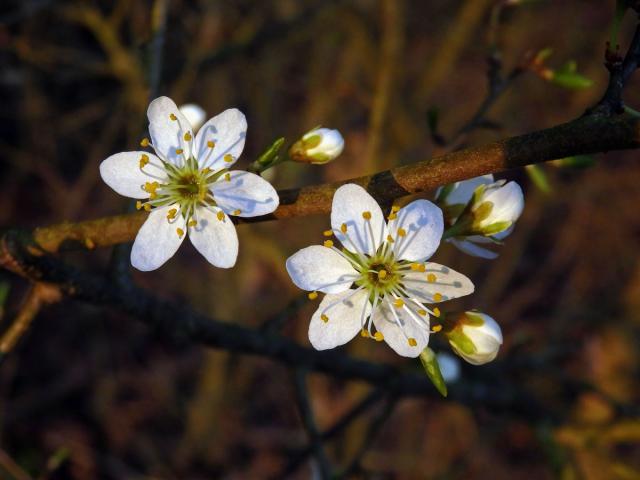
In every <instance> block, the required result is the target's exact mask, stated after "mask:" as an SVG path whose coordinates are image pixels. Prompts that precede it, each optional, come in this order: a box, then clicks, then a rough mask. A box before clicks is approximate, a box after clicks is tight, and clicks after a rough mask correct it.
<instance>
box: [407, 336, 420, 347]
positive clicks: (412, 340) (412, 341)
mask: <svg viewBox="0 0 640 480" xmlns="http://www.w3.org/2000/svg"><path fill="white" fill-rule="evenodd" d="M407 343H409V346H410V347H417V346H418V342H417V341H416V339H415V338H413V337H410V338H407Z"/></svg>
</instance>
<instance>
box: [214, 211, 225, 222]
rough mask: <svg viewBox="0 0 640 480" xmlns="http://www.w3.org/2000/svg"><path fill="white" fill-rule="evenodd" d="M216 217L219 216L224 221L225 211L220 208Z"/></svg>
mask: <svg viewBox="0 0 640 480" xmlns="http://www.w3.org/2000/svg"><path fill="white" fill-rule="evenodd" d="M216 217H218V220H220V221H221V222H222V221H223V220H224V212H223V211H222V210H218V213H216Z"/></svg>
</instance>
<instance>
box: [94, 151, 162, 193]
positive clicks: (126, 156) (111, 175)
mask: <svg viewBox="0 0 640 480" xmlns="http://www.w3.org/2000/svg"><path fill="white" fill-rule="evenodd" d="M142 155H147V156H148V157H149V160H150V162H151V163H154V164H156V165H161V162H160V159H159V158H158V157H156V156H155V155H153V154H151V153H147V152H122V153H116V154H115V155H111V156H110V157H109V158H107V159H106V160H103V161H102V163H101V164H100V176H101V177H102V180H104V182H105V183H106V184H107V185H109V186H110V187H111V188H113V189H114V190H115V191H116V192H117V193H119V194H120V195H123V196H125V197H129V198H147V197H149V192H146V191H145V190H143V189H142V187H143V185H144V184H145V183H146V182H153V181H156V180H160V181H162V179H164V178H166V174H164V171H163V170H161V169H158V168H157V167H154V166H152V165H150V164H147V165H146V166H145V167H144V170H145V171H148V172H149V173H151V174H153V175H154V176H150V175H149V174H147V173H145V172H144V171H143V170H141V169H140V158H141V157H142Z"/></svg>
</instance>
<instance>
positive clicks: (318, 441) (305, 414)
mask: <svg viewBox="0 0 640 480" xmlns="http://www.w3.org/2000/svg"><path fill="white" fill-rule="evenodd" d="M306 377H307V372H306V370H305V369H303V368H296V369H295V372H294V378H293V383H294V385H295V391H296V402H297V404H298V409H299V410H300V417H301V419H302V424H303V425H304V428H305V430H306V431H307V435H308V436H309V444H310V447H311V450H312V451H313V456H314V457H315V459H316V462H317V464H318V468H319V470H320V477H321V478H322V479H323V480H328V479H330V478H331V472H332V468H331V463H330V462H329V459H328V458H327V455H326V454H325V451H324V447H323V445H322V435H320V432H318V428H317V427H316V422H315V419H314V415H313V411H312V409H311V402H310V401H309V391H308V389H307V378H306Z"/></svg>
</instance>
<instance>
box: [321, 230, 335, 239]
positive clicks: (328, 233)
mask: <svg viewBox="0 0 640 480" xmlns="http://www.w3.org/2000/svg"><path fill="white" fill-rule="evenodd" d="M322 235H324V236H325V237H330V236H332V235H333V230H325V231H324V232H322Z"/></svg>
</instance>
